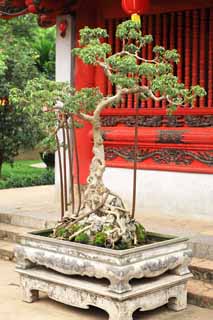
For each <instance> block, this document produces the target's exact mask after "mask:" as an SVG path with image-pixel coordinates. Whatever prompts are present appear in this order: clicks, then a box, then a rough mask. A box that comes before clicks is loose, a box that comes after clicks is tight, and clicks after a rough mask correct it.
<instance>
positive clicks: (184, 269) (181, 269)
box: [171, 265, 190, 276]
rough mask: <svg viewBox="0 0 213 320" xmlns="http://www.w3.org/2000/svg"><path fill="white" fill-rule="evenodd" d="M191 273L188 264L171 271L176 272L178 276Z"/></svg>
mask: <svg viewBox="0 0 213 320" xmlns="http://www.w3.org/2000/svg"><path fill="white" fill-rule="evenodd" d="M189 273H190V271H189V268H188V265H182V266H179V267H178V268H176V269H174V270H172V271H171V274H175V275H177V276H184V275H185V274H189Z"/></svg>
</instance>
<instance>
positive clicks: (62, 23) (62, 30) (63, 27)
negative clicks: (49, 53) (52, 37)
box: [59, 20, 68, 38]
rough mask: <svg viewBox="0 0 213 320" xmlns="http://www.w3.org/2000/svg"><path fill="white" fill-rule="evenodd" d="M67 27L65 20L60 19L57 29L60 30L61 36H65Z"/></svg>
mask: <svg viewBox="0 0 213 320" xmlns="http://www.w3.org/2000/svg"><path fill="white" fill-rule="evenodd" d="M67 28H68V22H67V20H62V21H60V23H59V30H60V35H61V37H62V38H64V37H65V36H66V31H67Z"/></svg>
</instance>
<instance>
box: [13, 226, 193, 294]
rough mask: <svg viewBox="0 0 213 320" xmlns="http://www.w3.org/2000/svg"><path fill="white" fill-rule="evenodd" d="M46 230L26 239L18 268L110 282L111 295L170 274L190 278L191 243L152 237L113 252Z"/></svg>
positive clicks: (18, 253) (19, 249)
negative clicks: (136, 281) (50, 235)
mask: <svg viewBox="0 0 213 320" xmlns="http://www.w3.org/2000/svg"><path fill="white" fill-rule="evenodd" d="M48 232H50V231H49V230H43V231H38V232H34V233H32V234H27V235H25V236H22V239H21V244H20V245H18V246H17V247H16V260H17V266H18V268H20V269H29V268H32V267H34V266H44V267H46V268H49V269H52V270H55V271H57V272H60V273H62V274H65V275H70V276H71V275H80V276H88V277H95V278H97V279H101V278H106V279H108V280H109V282H110V286H109V287H108V289H109V291H112V292H114V293H124V292H128V291H131V290H132V288H131V283H130V281H131V280H132V279H142V278H155V277H158V276H160V275H162V274H164V273H165V272H167V271H170V272H171V273H173V274H175V275H179V276H183V275H186V274H189V273H190V271H189V269H188V265H189V263H190V261H191V257H192V252H191V250H188V244H187V239H185V238H177V237H171V236H166V235H159V234H155V233H148V236H149V237H150V239H152V240H155V242H153V243H150V244H147V245H144V246H140V247H136V248H132V249H128V250H112V249H105V248H99V247H95V246H91V245H84V244H81V243H74V242H69V241H62V240H58V239H53V238H48V237H47V236H46V237H45V236H44V235H45V234H47V233H48Z"/></svg>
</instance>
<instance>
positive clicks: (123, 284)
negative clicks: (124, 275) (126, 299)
mask: <svg viewBox="0 0 213 320" xmlns="http://www.w3.org/2000/svg"><path fill="white" fill-rule="evenodd" d="M109 290H110V291H112V292H116V293H124V292H128V291H131V290H132V287H131V285H130V284H129V281H128V280H117V279H110V286H109Z"/></svg>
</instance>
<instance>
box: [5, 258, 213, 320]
mask: <svg viewBox="0 0 213 320" xmlns="http://www.w3.org/2000/svg"><path fill="white" fill-rule="evenodd" d="M0 319H2V320H28V319H33V320H59V319H60V320H107V319H108V316H107V315H106V314H105V313H104V312H102V311H101V310H99V309H96V308H91V309H90V310H79V309H77V308H74V307H69V306H66V305H62V304H60V303H57V302H55V301H52V300H50V299H48V298H47V297H46V296H45V295H43V296H42V297H41V300H40V301H38V302H35V303H32V304H27V303H24V302H22V301H21V292H20V288H19V279H18V275H17V274H16V273H15V265H14V264H13V263H11V262H5V261H0ZM142 319H144V320H183V319H184V320H210V319H213V310H208V309H202V308H198V307H194V306H191V305H189V306H188V308H187V310H185V311H181V312H178V313H175V312H174V311H169V310H168V309H167V308H166V307H163V308H160V309H158V310H157V311H152V312H145V313H140V312H136V313H135V315H134V320H142ZM124 320H125V319H124Z"/></svg>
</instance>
